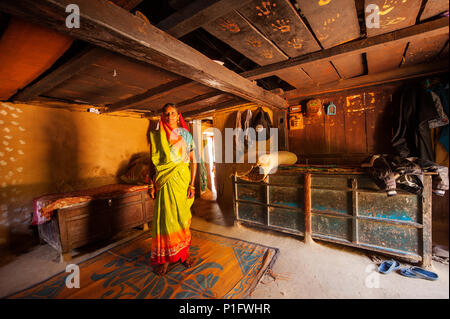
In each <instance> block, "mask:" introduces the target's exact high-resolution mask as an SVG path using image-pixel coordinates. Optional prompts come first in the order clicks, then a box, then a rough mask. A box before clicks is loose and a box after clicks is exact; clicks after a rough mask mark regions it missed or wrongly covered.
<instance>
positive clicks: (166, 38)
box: [0, 0, 286, 108]
mask: <svg viewBox="0 0 450 319" xmlns="http://www.w3.org/2000/svg"><path fill="white" fill-rule="evenodd" d="M72 2H73V1H72V0H40V1H34V0H15V1H0V10H2V11H4V12H7V13H9V14H12V15H17V16H20V17H22V18H25V19H27V20H30V21H33V22H35V23H38V24H43V25H46V26H48V27H50V28H53V29H55V30H57V31H60V32H62V33H66V34H69V35H71V36H73V37H75V38H78V39H80V40H83V41H86V42H90V43H92V44H94V45H98V46H100V47H103V48H106V49H108V50H111V51H114V52H117V53H119V54H122V55H126V56H129V57H131V58H133V59H135V60H139V61H142V62H145V63H148V64H151V65H155V66H157V67H159V68H162V69H165V70H167V71H170V72H173V73H175V74H179V75H181V76H183V77H187V78H190V79H191V80H194V81H197V82H199V83H201V84H204V85H206V86H209V87H212V88H215V89H218V90H221V91H224V92H228V93H231V94H234V95H237V96H239V97H241V98H243V99H245V100H248V101H251V102H254V103H257V104H260V105H263V106H268V107H276V108H285V107H286V101H285V100H284V99H283V98H281V97H279V96H277V95H275V94H272V93H270V92H269V91H266V90H264V89H262V88H261V87H258V86H257V85H256V84H254V83H252V82H251V81H249V80H247V79H245V78H243V77H241V76H240V75H238V74H237V73H235V72H233V71H231V70H229V69H227V68H225V67H223V66H221V65H219V64H217V63H215V62H214V61H212V60H211V59H209V58H207V57H206V56H204V55H202V54H200V53H199V52H197V51H196V50H194V49H193V48H191V47H190V46H188V45H186V44H184V43H182V42H181V41H179V40H177V39H175V38H173V37H172V36H170V35H168V34H167V33H165V32H163V31H161V30H160V29H158V28H157V27H155V26H153V25H150V24H147V23H145V21H143V20H142V19H140V18H139V17H136V16H134V15H132V14H130V13H129V12H127V11H126V10H123V9H122V8H120V7H117V6H116V5H114V4H112V3H110V2H108V1H104V0H78V1H77V5H78V6H79V8H80V28H71V29H69V28H67V27H66V25H65V20H66V17H67V13H66V12H65V10H66V7H67V6H68V5H69V4H71V3H72Z"/></svg>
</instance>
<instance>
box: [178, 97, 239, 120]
mask: <svg viewBox="0 0 450 319" xmlns="http://www.w3.org/2000/svg"><path fill="white" fill-rule="evenodd" d="M244 103H245V101H244V100H243V99H240V98H237V97H232V98H231V99H230V100H228V101H225V102H222V103H219V104H216V105H214V107H211V106H208V107H203V108H199V109H196V110H192V111H187V112H183V117H184V118H188V117H189V118H190V117H193V116H195V115H198V114H201V113H205V112H215V111H219V110H223V109H225V108H227V107H232V106H236V105H239V104H244Z"/></svg>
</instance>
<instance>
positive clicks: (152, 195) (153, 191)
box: [148, 187, 155, 199]
mask: <svg viewBox="0 0 450 319" xmlns="http://www.w3.org/2000/svg"><path fill="white" fill-rule="evenodd" d="M148 194H149V195H150V197H151V198H152V199H155V188H154V187H149V188H148Z"/></svg>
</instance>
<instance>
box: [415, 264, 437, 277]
mask: <svg viewBox="0 0 450 319" xmlns="http://www.w3.org/2000/svg"><path fill="white" fill-rule="evenodd" d="M410 271H411V272H412V273H414V274H415V275H416V276H417V277H418V278H422V279H426V280H438V278H439V276H438V274H436V273H435V272H432V271H429V270H425V269H423V268H420V267H417V266H414V267H411V268H410Z"/></svg>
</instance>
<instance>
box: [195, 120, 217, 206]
mask: <svg viewBox="0 0 450 319" xmlns="http://www.w3.org/2000/svg"><path fill="white" fill-rule="evenodd" d="M209 128H212V118H204V119H202V120H201V130H202V152H201V156H202V160H201V163H200V170H199V172H200V174H199V175H200V197H201V198H202V199H206V200H211V201H215V200H217V189H216V174H215V171H216V170H215V164H214V163H215V157H214V155H215V150H214V133H213V131H212V130H208V129H209Z"/></svg>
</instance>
